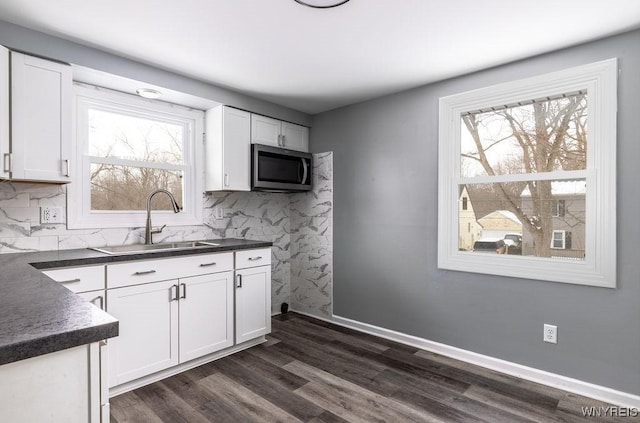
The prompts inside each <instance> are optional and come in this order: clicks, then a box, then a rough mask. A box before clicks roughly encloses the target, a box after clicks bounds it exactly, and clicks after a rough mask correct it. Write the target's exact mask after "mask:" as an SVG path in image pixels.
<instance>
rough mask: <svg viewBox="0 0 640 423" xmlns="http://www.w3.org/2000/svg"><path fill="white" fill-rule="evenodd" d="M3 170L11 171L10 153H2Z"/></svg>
mask: <svg viewBox="0 0 640 423" xmlns="http://www.w3.org/2000/svg"><path fill="white" fill-rule="evenodd" d="M4 171H5V172H11V153H4Z"/></svg>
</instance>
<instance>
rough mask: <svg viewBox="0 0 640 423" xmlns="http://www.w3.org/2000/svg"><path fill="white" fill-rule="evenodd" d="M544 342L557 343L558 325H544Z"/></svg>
mask: <svg viewBox="0 0 640 423" xmlns="http://www.w3.org/2000/svg"><path fill="white" fill-rule="evenodd" d="M543 339H544V342H549V343H552V344H557V343H558V327H557V326H554V325H547V324H545V325H544V338H543Z"/></svg>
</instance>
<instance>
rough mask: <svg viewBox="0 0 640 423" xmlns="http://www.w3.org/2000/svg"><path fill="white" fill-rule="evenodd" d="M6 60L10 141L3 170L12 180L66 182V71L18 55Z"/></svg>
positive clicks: (68, 119)
mask: <svg viewBox="0 0 640 423" xmlns="http://www.w3.org/2000/svg"><path fill="white" fill-rule="evenodd" d="M3 55H4V52H3ZM10 56H11V61H10V62H11V78H10V79H11V98H10V104H11V112H10V115H11V118H10V119H11V135H10V151H9V152H7V151H6V150H5V151H3V158H4V159H5V163H4V165H6V168H7V169H9V168H10V173H11V175H10V177H11V179H14V180H24V181H43V182H60V183H66V182H69V181H70V178H69V167H70V162H69V159H70V141H71V140H70V136H71V87H72V73H71V67H70V66H69V65H65V64H62V63H58V62H52V61H50V60H44V59H40V58H37V57H33V56H29V55H26V54H22V53H16V52H11V53H10ZM3 84H4V82H3ZM0 94H1V93H0ZM0 124H1V123H0ZM8 153H10V155H9V156H6V154H8ZM3 170H4V169H3Z"/></svg>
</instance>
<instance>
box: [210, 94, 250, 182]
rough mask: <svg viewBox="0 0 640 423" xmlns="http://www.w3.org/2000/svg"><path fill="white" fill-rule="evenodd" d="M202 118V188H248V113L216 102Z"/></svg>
mask: <svg viewBox="0 0 640 423" xmlns="http://www.w3.org/2000/svg"><path fill="white" fill-rule="evenodd" d="M205 120H206V122H205V123H206V142H205V151H204V152H205V158H206V160H205V189H206V190H207V191H225V190H232V191H250V190H251V168H250V167H249V166H250V163H251V114H250V113H248V112H244V111H242V110H237V109H234V108H232V107H227V106H218V107H215V108H213V109H210V110H207V112H206V114H205Z"/></svg>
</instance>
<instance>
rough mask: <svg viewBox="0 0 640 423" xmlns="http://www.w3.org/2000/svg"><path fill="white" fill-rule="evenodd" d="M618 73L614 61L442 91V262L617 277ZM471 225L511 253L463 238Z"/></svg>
mask: <svg viewBox="0 0 640 423" xmlns="http://www.w3.org/2000/svg"><path fill="white" fill-rule="evenodd" d="M616 79H617V66H616V60H615V59H612V60H607V61H603V62H598V63H593V64H590V65H584V66H580V67H577V68H572V69H568V70H565V71H560V72H555V73H552V74H547V75H542V76H539V77H533V78H529V79H525V80H520V81H514V82H510V83H504V84H500V85H496V86H492V87H487V88H483V89H479V90H474V91H470V92H466V93H461V94H457V95H452V96H448V97H444V98H441V99H440V139H439V147H440V153H439V178H440V180H439V181H440V183H439V189H440V191H439V233H438V245H439V250H438V264H439V267H441V268H444V269H452V270H461V271H469V272H478V273H488V274H496V275H504V276H512V277H522V278H529V279H542V280H550V281H558V282H568V283H576V284H585V285H596V286H605V287H614V286H615V268H616V261H615V260H616V259H615V257H616V256H615V247H616V244H615V239H616V237H615V227H616V226H615V213H614V211H615V192H616V189H615V151H616V103H617V97H616ZM460 193H464V194H466V195H468V198H467V197H466V196H465V197H461V194H460ZM460 202H462V207H460ZM467 207H469V208H470V209H472V210H473V213H472V214H471V213H464V214H463V213H460V210H461V209H462V210H466V209H467ZM463 220H469V222H466V223H465V222H463ZM471 221H473V222H471ZM468 224H479V225H480V226H481V230H480V240H479V241H485V240H488V239H492V240H494V241H495V240H496V239H503V240H506V242H507V244H508V245H509V246H510V248H509V249H508V251H509V253H507V254H501V255H497V254H496V255H488V254H487V253H486V252H480V251H479V250H475V249H474V248H473V246H471V245H469V244H468V243H466V244H464V245H462V244H461V242H462V240H464V238H463V237H461V236H460V234H458V233H457V231H458V230H459V228H461V227H464V226H467V225H468ZM508 234H511V235H513V234H518V236H519V237H520V236H521V241H520V242H518V243H516V244H520V245H512V244H514V242H513V241H512V240H509V238H508ZM518 239H520V238H518ZM560 250H561V251H560Z"/></svg>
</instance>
